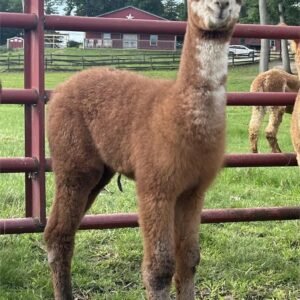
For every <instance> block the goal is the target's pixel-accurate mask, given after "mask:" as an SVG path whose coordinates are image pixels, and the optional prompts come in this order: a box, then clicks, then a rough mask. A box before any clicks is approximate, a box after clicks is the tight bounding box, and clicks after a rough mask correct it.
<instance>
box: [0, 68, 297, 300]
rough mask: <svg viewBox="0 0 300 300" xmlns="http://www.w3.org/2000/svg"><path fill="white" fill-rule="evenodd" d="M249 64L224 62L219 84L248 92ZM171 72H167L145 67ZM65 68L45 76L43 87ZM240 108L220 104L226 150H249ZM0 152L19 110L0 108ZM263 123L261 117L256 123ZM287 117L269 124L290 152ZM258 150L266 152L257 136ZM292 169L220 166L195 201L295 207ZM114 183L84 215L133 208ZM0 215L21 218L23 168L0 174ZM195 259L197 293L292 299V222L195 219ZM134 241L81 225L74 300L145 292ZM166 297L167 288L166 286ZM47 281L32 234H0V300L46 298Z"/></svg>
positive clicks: (5, 150) (7, 77) (15, 80)
mask: <svg viewBox="0 0 300 300" xmlns="http://www.w3.org/2000/svg"><path fill="white" fill-rule="evenodd" d="M256 73H257V67H255V66H248V67H236V68H230V76H229V83H228V90H229V91H248V90H249V86H250V82H251V80H252V79H253V78H254V77H255V74H256ZM145 74H146V75H148V76H153V77H163V78H175V76H176V72H175V71H174V72H173V71H172V72H167V71H166V72H146V73H145ZM70 75H71V73H47V74H46V86H47V88H49V89H50V88H53V87H55V86H56V85H57V83H59V82H61V81H63V80H65V79H66V78H68V77H69V76H70ZM0 78H1V80H2V82H3V86H4V87H6V88H8V87H18V88H21V87H22V81H23V78H22V74H19V73H2V74H1V75H0ZM250 111H251V109H250V108H249V107H229V108H228V109H227V115H228V126H227V144H228V147H227V152H236V153H245V152H248V151H249V150H248V149H249V145H248V139H247V129H248V122H249V118H250ZM0 116H1V117H0V128H1V129H0V140H1V147H0V156H22V155H23V143H24V137H23V107H22V106H8V105H2V106H0ZM265 125H266V120H265ZM289 126H290V115H285V116H284V120H283V123H282V126H281V127H280V130H279V143H280V145H281V147H282V149H283V150H284V151H285V152H291V151H293V148H292V145H291V141H290V137H289ZM259 149H260V151H262V152H269V148H268V145H267V143H266V141H265V139H264V137H263V132H262V134H261V137H260V144H259ZM299 175H300V174H299V170H298V168H235V169H224V170H223V171H222V172H221V173H220V175H219V177H218V178H217V180H216V182H215V184H214V185H213V187H212V188H211V189H210V191H209V192H208V193H207V196H206V202H205V208H232V207H263V206H289V205H291V206H297V205H299V200H300V185H299ZM123 188H124V190H125V192H124V193H120V192H119V191H118V189H117V185H116V181H115V180H113V181H112V183H111V184H110V185H109V187H108V189H109V192H104V193H101V194H100V196H99V197H98V198H97V201H96V203H95V205H94V206H93V207H92V209H91V211H90V213H93V214H94V213H113V212H132V211H136V196H135V188H134V184H133V182H131V181H129V180H126V179H123ZM52 197H53V177H52V174H47V210H48V211H49V207H50V205H51V199H52ZM0 199H1V201H0V218H6V217H22V216H23V215H24V187H23V175H19V174H18V175H17V174H2V175H1V176H0ZM200 239H201V248H202V261H201V265H200V267H199V268H198V271H197V274H196V291H197V299H238V300H239V299H247V300H252V299H257V300H259V299H261V300H263V299H276V300H281V299H286V300H296V299H299V298H300V223H299V221H283V222H256V223H237V224H233V223H232V224H209V225H208V224H207V225H201V233H200ZM141 260H142V244H141V239H140V234H139V230H138V229H118V230H105V231H100V230H97V231H82V232H79V233H78V234H77V242H76V250H75V256H74V261H73V269H72V270H73V282H74V292H75V295H76V297H77V299H93V300H94V299H103V300H104V299H105V300H106V299H111V300H123V299H128V300H132V299H145V298H144V288H143V286H142V283H141V275H140V264H141ZM172 293H173V296H174V290H173V291H172ZM52 297H53V296H52V287H51V284H50V273H49V270H48V267H47V261H46V254H45V251H44V244H43V242H42V237H41V234H26V235H11V236H0V300H2V299H3V300H4V299H5V300H6V299H9V300H10V299H11V300H14V299H26V300H27V299H28V300H32V299H51V298H52Z"/></svg>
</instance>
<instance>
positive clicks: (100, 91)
mask: <svg viewBox="0 0 300 300" xmlns="http://www.w3.org/2000/svg"><path fill="white" fill-rule="evenodd" d="M240 2H241V1H238V0H229V1H227V0H226V1H225V0H220V1H218V3H213V4H212V3H211V2H207V1H196V0H189V2H188V3H189V21H188V27H187V32H186V37H185V43H184V49H183V54H182V57H181V64H180V70H179V73H178V78H177V80H175V81H168V80H154V79H149V78H145V77H143V76H141V75H137V74H134V73H130V72H127V71H117V70H114V69H107V68H104V69H103V68H93V69H89V70H86V71H83V72H80V73H78V74H76V75H74V76H73V77H71V78H70V79H69V80H68V81H66V82H65V83H63V84H62V85H61V86H59V87H58V88H57V89H56V91H55V93H54V95H53V97H52V99H51V101H50V103H49V108H48V121H47V127H48V138H49V145H50V150H51V156H52V162H53V170H54V173H55V184H56V192H55V193H56V194H55V200H54V204H53V207H52V211H51V215H50V218H49V221H48V224H47V227H46V229H45V240H46V243H47V249H48V259H49V263H50V267H51V270H52V279H53V286H54V292H55V298H56V299H64V300H66V299H72V288H71V273H70V268H71V259H72V254H73V248H74V236H75V232H76V230H77V228H78V226H79V224H80V221H81V219H82V217H83V215H84V214H85V212H86V210H87V209H88V208H89V207H90V206H91V204H92V203H93V201H94V200H95V198H96V196H97V194H98V193H99V192H100V191H101V189H103V187H104V186H105V185H106V184H107V183H108V182H109V181H110V179H111V178H112V176H113V175H114V174H115V172H118V173H121V174H124V175H126V176H128V177H129V178H132V179H135V181H136V189H137V195H138V205H139V223H140V226H141V232H142V235H143V242H144V259H143V280H144V284H145V287H146V290H147V297H148V299H152V300H154V299H155V300H166V299H169V290H170V285H171V280H172V277H173V275H174V278H175V284H176V290H177V299H181V300H191V299H194V273H195V269H196V266H197V264H198V263H199V260H200V254H199V243H198V236H199V233H198V226H199V220H200V213H201V209H202V206H203V198H204V193H205V191H206V190H207V188H208V187H209V186H210V185H211V183H212V181H213V179H214V178H215V177H216V175H217V172H218V171H219V169H220V168H221V166H222V164H223V155H224V144H225V142H224V136H225V107H226V97H225V87H224V85H225V82H226V76H227V51H228V44H229V40H230V37H231V34H232V30H233V26H234V24H235V22H236V20H237V18H238V14H239V11H240ZM203 11H205V14H203Z"/></svg>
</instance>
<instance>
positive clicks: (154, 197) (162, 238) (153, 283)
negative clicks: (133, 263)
mask: <svg viewBox="0 0 300 300" xmlns="http://www.w3.org/2000/svg"><path fill="white" fill-rule="evenodd" d="M138 194H139V223H140V226H141V231H142V235H143V240H144V260H143V280H144V284H145V287H146V290H147V298H148V299H149V300H166V299H170V296H169V292H170V286H171V282H172V277H173V274H174V272H175V253H174V252H175V249H174V205H175V203H174V202H175V201H173V200H172V199H170V198H168V197H167V195H166V194H164V193H163V192H162V193H160V192H158V191H157V190H156V191H153V192H149V191H146V190H144V189H143V188H141V187H140V186H139V185H138Z"/></svg>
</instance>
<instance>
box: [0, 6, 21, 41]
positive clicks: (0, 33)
mask: <svg viewBox="0 0 300 300" xmlns="http://www.w3.org/2000/svg"><path fill="white" fill-rule="evenodd" d="M0 11H2V12H22V11H23V8H22V2H21V1H20V0H7V1H0ZM22 34H23V30H22V29H19V28H1V27H0V44H1V45H3V44H6V40H7V39H8V38H11V37H14V36H22Z"/></svg>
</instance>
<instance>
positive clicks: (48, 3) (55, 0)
mask: <svg viewBox="0 0 300 300" xmlns="http://www.w3.org/2000/svg"><path fill="white" fill-rule="evenodd" d="M63 3H64V0H45V14H47V15H51V14H57V13H58V6H60V5H62V4H63Z"/></svg>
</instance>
